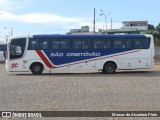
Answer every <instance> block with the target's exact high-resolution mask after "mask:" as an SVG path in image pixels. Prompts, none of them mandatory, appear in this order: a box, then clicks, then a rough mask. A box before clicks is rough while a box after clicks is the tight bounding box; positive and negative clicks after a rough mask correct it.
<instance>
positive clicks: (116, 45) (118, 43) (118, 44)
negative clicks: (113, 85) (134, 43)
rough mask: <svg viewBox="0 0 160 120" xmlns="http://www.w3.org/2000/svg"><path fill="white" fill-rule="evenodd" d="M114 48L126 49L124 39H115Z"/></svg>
mask: <svg viewBox="0 0 160 120" xmlns="http://www.w3.org/2000/svg"><path fill="white" fill-rule="evenodd" d="M113 48H115V49H124V48H125V45H124V44H123V40H121V39H115V40H113Z"/></svg>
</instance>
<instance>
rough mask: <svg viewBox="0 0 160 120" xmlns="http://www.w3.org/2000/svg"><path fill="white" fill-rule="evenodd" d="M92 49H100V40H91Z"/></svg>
mask: <svg viewBox="0 0 160 120" xmlns="http://www.w3.org/2000/svg"><path fill="white" fill-rule="evenodd" d="M93 48H94V49H102V40H96V39H95V40H93Z"/></svg>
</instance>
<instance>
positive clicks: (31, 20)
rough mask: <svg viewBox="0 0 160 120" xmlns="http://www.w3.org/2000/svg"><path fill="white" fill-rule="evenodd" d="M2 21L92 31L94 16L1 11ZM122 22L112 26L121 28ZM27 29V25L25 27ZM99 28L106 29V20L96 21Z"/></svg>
mask: <svg viewBox="0 0 160 120" xmlns="http://www.w3.org/2000/svg"><path fill="white" fill-rule="evenodd" d="M0 13H1V15H0V21H3V22H6V23H12V24H17V26H18V24H21V23H22V24H26V25H27V26H28V24H32V25H34V26H35V25H38V26H46V27H48V28H51V26H52V27H54V28H55V29H63V30H67V31H69V30H70V29H78V28H81V26H86V25H87V26H89V27H90V31H92V30H93V22H92V18H91V17H88V18H86V17H85V18H83V17H65V16H60V15H56V14H49V13H30V14H20V15H17V14H13V13H11V12H6V11H0ZM121 26H122V24H121V23H113V25H112V28H113V29H117V28H121ZM107 27H108V29H110V28H111V24H110V22H108V24H107ZM23 29H25V27H23ZM98 29H106V28H105V22H96V31H98Z"/></svg>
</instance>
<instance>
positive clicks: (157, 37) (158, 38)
mask: <svg viewBox="0 0 160 120" xmlns="http://www.w3.org/2000/svg"><path fill="white" fill-rule="evenodd" d="M153 37H154V43H155V46H160V33H153Z"/></svg>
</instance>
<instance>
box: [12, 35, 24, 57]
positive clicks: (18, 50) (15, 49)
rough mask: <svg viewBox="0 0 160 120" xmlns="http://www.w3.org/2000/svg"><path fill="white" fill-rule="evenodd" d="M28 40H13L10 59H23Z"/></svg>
mask: <svg viewBox="0 0 160 120" xmlns="http://www.w3.org/2000/svg"><path fill="white" fill-rule="evenodd" d="M25 45H26V39H24V38H21V39H13V40H12V42H11V45H10V59H16V58H21V57H22V56H23V53H24V49H25Z"/></svg>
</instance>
